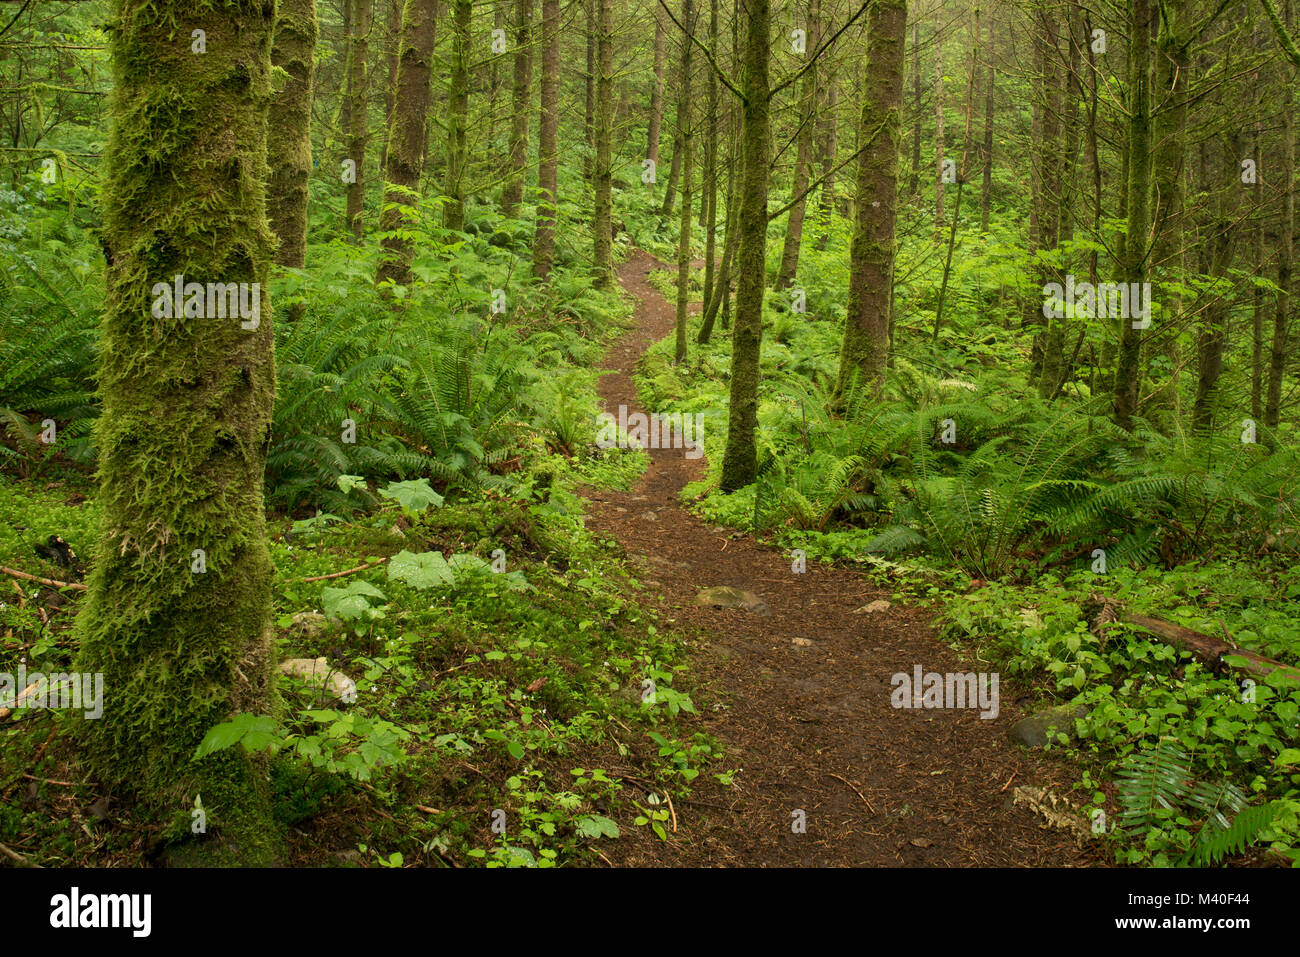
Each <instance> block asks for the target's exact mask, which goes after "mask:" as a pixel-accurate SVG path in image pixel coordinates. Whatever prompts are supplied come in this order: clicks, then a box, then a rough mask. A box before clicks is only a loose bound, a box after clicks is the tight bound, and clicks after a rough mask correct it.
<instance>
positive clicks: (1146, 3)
mask: <svg viewBox="0 0 1300 957" xmlns="http://www.w3.org/2000/svg"><path fill="white" fill-rule="evenodd" d="M1151 14H1152V8H1151V5H1150V0H1130V6H1129V24H1128V27H1129V43H1128V47H1129V58H1128V59H1129V64H1128V68H1129V90H1128V113H1129V116H1128V187H1127V189H1126V190H1125V193H1126V203H1127V207H1128V229H1127V239H1126V241H1125V243H1124V252H1123V264H1124V281H1125V282H1127V283H1129V285H1130V288H1132V286H1133V284H1137V285H1138V286H1139V287H1140V286H1141V285H1142V284H1143V283H1145V282H1146V281H1147V253H1148V249H1147V236H1148V234H1149V232H1150V228H1151V214H1150V210H1151V79H1150V72H1149V71H1150V63H1151ZM1141 357H1142V332H1141V330H1140V329H1135V328H1134V322H1133V320H1132V319H1131V318H1123V319H1121V320H1120V346H1119V357H1118V361H1117V363H1116V366H1115V391H1114V395H1115V423H1116V424H1117V425H1119V426H1120V427H1121V428H1123V429H1125V430H1131V429H1132V428H1133V416H1134V415H1136V414H1137V405H1138V395H1139V390H1140V385H1141V382H1140V380H1141V371H1140V368H1139V364H1140V360H1141Z"/></svg>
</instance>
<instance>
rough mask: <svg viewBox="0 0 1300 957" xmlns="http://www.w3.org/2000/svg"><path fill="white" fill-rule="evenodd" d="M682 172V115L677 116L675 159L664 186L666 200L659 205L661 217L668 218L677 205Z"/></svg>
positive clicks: (674, 139) (674, 145)
mask: <svg viewBox="0 0 1300 957" xmlns="http://www.w3.org/2000/svg"><path fill="white" fill-rule="evenodd" d="M681 174H682V130H681V117H680V116H679V117H678V118H677V133H676V134H675V135H674V136H673V160H672V165H671V166H670V167H669V170H668V183H667V185H665V186H664V202H663V205H662V206H660V207H659V218H660V219H668V218H669V217H671V216H672V214H673V209H674V208H675V207H676V205H677V180H678V179H680V178H681Z"/></svg>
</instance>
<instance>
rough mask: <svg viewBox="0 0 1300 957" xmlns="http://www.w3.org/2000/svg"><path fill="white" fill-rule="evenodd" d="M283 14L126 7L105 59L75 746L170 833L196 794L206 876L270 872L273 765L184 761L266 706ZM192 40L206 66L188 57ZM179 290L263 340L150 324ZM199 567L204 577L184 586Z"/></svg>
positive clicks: (202, 327)
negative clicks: (107, 97) (96, 496)
mask: <svg viewBox="0 0 1300 957" xmlns="http://www.w3.org/2000/svg"><path fill="white" fill-rule="evenodd" d="M272 15H273V5H272V4H270V3H267V2H263V0H244V2H218V0H185V2H181V0H119V3H118V4H117V18H116V23H115V25H114V30H113V42H112V52H113V69H114V78H115V83H114V94H113V100H112V133H111V136H110V140H109V144H108V148H107V150H106V153H105V162H104V169H105V177H106V178H105V183H104V192H103V203H104V210H103V213H104V226H103V239H104V245H105V249H106V253H107V259H108V268H107V295H106V301H105V314H104V319H103V322H102V325H101V327H100V328H101V334H102V351H101V359H100V394H101V397H102V400H103V412H102V415H101V417H100V419H99V423H98V426H97V437H98V444H99V450H100V461H99V481H100V506H101V509H102V517H101V530H100V539H99V546H98V549H97V552H96V555H97V560H96V564H95V568H94V570H93V572H92V573H91V576H90V580H89V586H90V587H89V594H88V598H87V602H86V606H85V608H84V609H83V610H82V612H81V614H80V615H79V617H78V622H77V625H78V632H79V638H80V660H79V667H80V669H81V670H84V671H89V672H102V673H103V674H104V687H105V703H104V714H103V717H102V718H101V719H99V720H97V721H86V722H85V723H84V724H82V725H80V726H79V727H80V731H81V738H82V744H83V757H84V761H85V765H86V768H87V770H88V771H89V772H90V773H91V774H92V775H94V776H97V777H98V778H100V779H101V780H102V781H104V782H105V783H106V784H108V785H110V786H111V787H113V788H115V789H117V791H118V793H119V794H121V793H129V794H130V795H132V796H133V797H134V798H135V800H136V801H137V803H138V804H139V805H141V806H142V807H143V808H145V809H146V811H147V812H148V813H150V814H152V815H153V816H154V817H155V818H156V819H174V818H175V817H176V815H177V814H178V813H185V814H187V809H188V808H189V807H191V806H192V805H193V803H194V799H195V796H196V795H197V794H201V795H202V797H203V803H204V805H205V806H206V807H208V808H209V820H208V824H209V831H208V834H207V839H206V840H204V841H202V842H201V844H202V847H203V851H202V852H201V853H200V854H199V856H198V858H197V859H199V860H202V861H204V862H221V863H246V864H266V863H270V862H272V861H273V860H274V859H275V858H276V856H277V843H278V842H277V838H276V833H275V830H274V828H273V827H272V825H271V812H270V801H269V794H268V784H267V778H266V771H265V767H264V765H263V764H262V763H261V762H259V761H256V760H250V759H248V758H246V757H244V756H243V755H242V754H240V753H238V752H223V753H222V754H221V755H220V757H219V758H214V759H208V760H205V761H203V762H197V763H196V762H192V761H191V760H190V756H191V755H192V753H193V751H194V749H195V747H196V746H197V744H198V743H199V741H200V740H201V739H202V737H203V735H204V733H205V732H206V731H207V730H208V729H209V728H210V727H212V726H213V725H214V724H217V723H219V722H220V721H222V720H225V719H226V718H228V717H229V716H230V715H231V714H232V713H234V712H237V711H254V712H264V711H266V710H268V709H270V708H271V707H272V706H273V701H272V699H273V691H272V675H273V669H272V661H271V647H270V644H271V643H270V637H269V634H268V621H269V608H270V590H271V581H272V566H271V561H270V557H269V555H268V552H267V548H266V539H265V517H264V511H263V501H262V491H263V472H264V470H265V464H266V447H267V442H268V440H269V436H270V428H271V404H272V398H273V393H274V383H275V372H274V360H273V345H272V336H271V321H270V319H271V311H270V302H269V300H268V299H267V297H266V294H265V291H264V290H265V282H266V278H267V269H268V264H269V262H270V258H271V250H272V248H273V244H274V237H273V236H272V234H271V231H270V229H269V228H268V225H267V219H266V206H265V182H266V137H267V110H268V107H269V104H270V101H271V99H272V91H271V82H270V77H271V28H272ZM195 30H203V31H204V39H205V43H206V52H204V53H196V52H192V46H191V44H192V43H196V42H197V41H194V40H192V39H191V37H192V32H193V31H195ZM177 274H184V276H185V280H186V281H187V282H201V283H248V284H250V286H249V287H248V288H249V290H250V291H251V290H252V286H251V284H253V283H257V284H258V286H257V287H256V288H257V294H258V297H259V298H258V299H257V300H256V301H257V302H258V304H259V306H260V316H259V322H258V323H257V324H256V327H255V328H244V326H246V325H252V323H251V322H242V323H241V319H240V316H238V315H236V316H233V317H227V318H224V319H222V318H199V317H194V316H189V317H187V316H185V315H184V313H183V312H182V314H181V315H179V316H175V317H172V318H156V317H155V315H154V313H155V312H156V311H157V310H155V309H154V308H153V307H154V305H155V302H156V296H155V293H154V292H153V287H154V284H155V283H165V284H169V285H170V284H171V283H172V282H173V277H174V276H175V275H177ZM253 301H254V300H253V297H251V296H250V297H249V303H250V306H251V304H252V302H253ZM250 312H251V310H250ZM197 549H202V550H203V553H204V556H203V563H204V565H205V567H206V571H203V572H196V571H194V570H192V569H193V568H195V567H196V555H195V550H197Z"/></svg>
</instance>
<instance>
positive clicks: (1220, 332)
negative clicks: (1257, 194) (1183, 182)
mask: <svg viewBox="0 0 1300 957" xmlns="http://www.w3.org/2000/svg"><path fill="white" fill-rule="evenodd" d="M1224 140H1225V143H1224V147H1225V148H1224V149H1222V150H1220V151H1219V162H1218V163H1217V164H1216V167H1217V169H1216V172H1217V173H1218V175H1217V176H1216V177H1215V180H1214V181H1215V182H1217V183H1223V182H1228V183H1232V179H1233V177H1234V175H1235V174H1236V173H1237V171H1238V166H1237V163H1238V158H1239V157H1240V156H1241V136H1240V135H1239V134H1238V133H1237V132H1236V131H1235V130H1234V131H1233V132H1232V133H1230V134H1229V135H1227V136H1225V137H1224ZM1217 192H1218V194H1219V197H1218V202H1217V210H1216V212H1217V215H1216V217H1215V219H1214V220H1213V221H1212V223H1211V228H1210V246H1211V252H1210V276H1211V277H1213V278H1214V279H1222V278H1223V277H1225V276H1226V275H1227V273H1228V270H1229V269H1230V268H1231V267H1232V261H1233V257H1234V255H1235V252H1236V238H1237V219H1238V215H1239V213H1238V210H1237V206H1238V204H1237V202H1236V201H1235V197H1236V194H1237V186H1236V184H1233V185H1232V186H1229V187H1228V188H1227V189H1224V188H1223V187H1222V186H1220V187H1219V188H1218V190H1217ZM1231 308H1232V295H1231V294H1230V293H1226V292H1222V291H1216V293H1215V295H1214V296H1213V298H1212V299H1211V300H1210V302H1209V303H1208V304H1207V305H1206V307H1205V309H1204V310H1203V311H1202V313H1201V328H1200V330H1199V331H1198V334H1197V348H1196V359H1197V362H1196V397H1195V399H1194V400H1193V402H1192V428H1193V429H1194V430H1195V431H1197V432H1208V431H1209V430H1210V428H1211V426H1212V424H1213V422H1214V413H1215V407H1216V405H1217V399H1218V393H1219V379H1220V377H1221V376H1222V374H1223V353H1224V349H1225V347H1226V345H1227V341H1228V315H1229V312H1230V310H1231Z"/></svg>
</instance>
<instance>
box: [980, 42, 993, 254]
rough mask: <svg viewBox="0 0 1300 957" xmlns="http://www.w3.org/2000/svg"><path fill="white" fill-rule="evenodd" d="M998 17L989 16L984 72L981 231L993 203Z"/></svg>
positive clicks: (986, 221)
mask: <svg viewBox="0 0 1300 957" xmlns="http://www.w3.org/2000/svg"><path fill="white" fill-rule="evenodd" d="M995 23H996V18H994V17H989V40H988V43H989V45H988V52H987V53H986V54H985V58H986V60H987V69H986V71H985V73H984V149H983V151H982V152H983V155H982V159H983V163H982V164H981V165H982V166H983V167H984V168H983V171H982V174H983V177H982V182H981V183H980V232H981V233H987V232H988V231H989V211H990V210H991V209H992V205H993V100H994V92H995V87H996V84H995V83H994V81H993V77H994V74H993V35H994V31H995V30H996V29H997V28H996V26H995Z"/></svg>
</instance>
